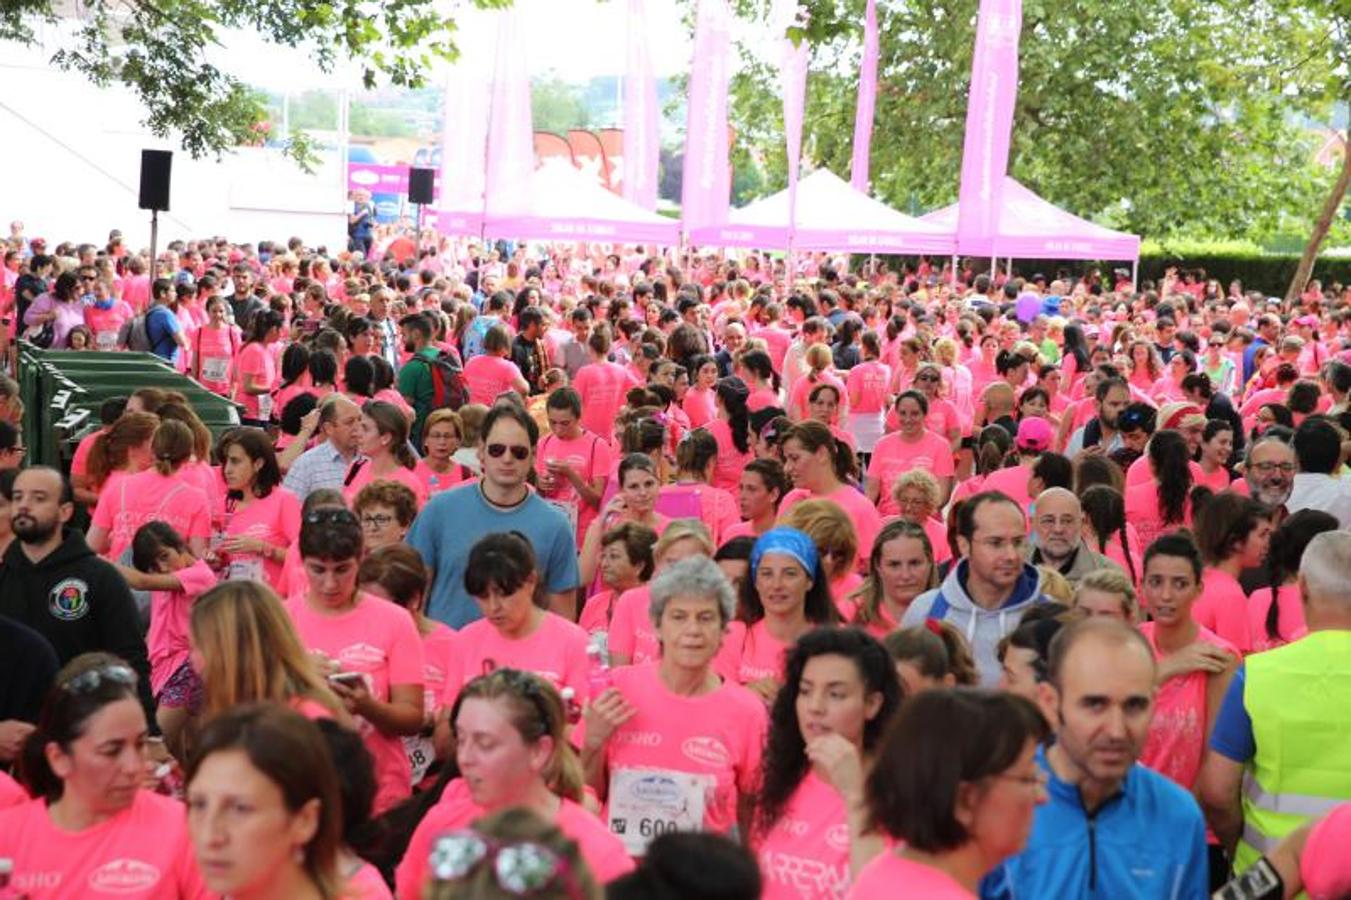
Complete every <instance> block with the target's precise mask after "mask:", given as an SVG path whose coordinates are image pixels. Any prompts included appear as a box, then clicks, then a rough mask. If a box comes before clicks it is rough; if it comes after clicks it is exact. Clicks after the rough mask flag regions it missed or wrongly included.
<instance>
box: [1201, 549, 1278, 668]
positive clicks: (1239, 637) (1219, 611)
mask: <svg viewBox="0 0 1351 900" xmlns="http://www.w3.org/2000/svg"><path fill="white" fill-rule="evenodd" d="M1267 594H1268V596H1270V592H1269V591H1268V592H1267ZM1192 618H1193V619H1195V620H1196V624H1198V625H1200V626H1201V627H1202V628H1206V629H1209V630H1210V631H1213V632H1215V634H1217V635H1219V636H1220V637H1221V638H1223V639H1224V640H1225V641H1227V642H1229V643H1230V644H1233V645H1234V646H1235V647H1237V648H1238V649H1239V650H1240V651H1241V652H1243V653H1244V654H1247V653H1249V652H1251V651H1252V636H1251V635H1250V634H1249V633H1248V596H1247V595H1246V594H1244V593H1243V588H1242V587H1241V586H1240V585H1239V583H1238V579H1237V578H1235V577H1234V576H1232V575H1230V574H1229V573H1228V572H1222V571H1220V570H1219V569H1212V568H1209V567H1207V568H1206V570H1205V572H1204V573H1203V574H1202V576H1201V596H1200V597H1199V598H1197V600H1196V605H1195V606H1193V607H1192ZM1262 633H1263V634H1265V633H1266V630H1265V628H1264V629H1263V631H1262Z"/></svg>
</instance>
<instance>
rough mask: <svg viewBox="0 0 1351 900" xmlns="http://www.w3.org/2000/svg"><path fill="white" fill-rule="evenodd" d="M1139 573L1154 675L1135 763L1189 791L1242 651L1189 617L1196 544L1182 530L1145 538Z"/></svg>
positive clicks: (1195, 589) (1196, 584)
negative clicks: (1155, 667) (1148, 712)
mask: <svg viewBox="0 0 1351 900" xmlns="http://www.w3.org/2000/svg"><path fill="white" fill-rule="evenodd" d="M1144 573H1145V574H1144V578H1143V579H1142V581H1141V589H1140V604H1141V608H1142V609H1144V610H1145V611H1146V612H1148V613H1149V615H1150V618H1151V621H1148V622H1145V623H1143V624H1141V625H1140V633H1141V634H1143V635H1144V636H1145V638H1146V639H1148V641H1149V645H1150V646H1151V647H1152V648H1153V649H1154V656H1155V658H1156V659H1158V661H1159V677H1158V689H1157V690H1156V691H1155V694H1154V717H1153V718H1152V719H1151V720H1150V723H1149V733H1148V735H1147V736H1146V738H1145V746H1144V749H1143V750H1142V751H1141V753H1140V763H1141V764H1142V765H1146V766H1148V767H1149V768H1151V769H1153V770H1154V771H1156V772H1158V773H1160V774H1162V775H1166V776H1168V777H1169V778H1171V779H1172V780H1173V781H1175V782H1177V783H1178V784H1180V785H1182V787H1184V788H1186V789H1187V790H1188V791H1191V790H1192V789H1193V787H1195V783H1196V776H1197V773H1199V772H1200V770H1201V759H1202V757H1203V756H1204V755H1205V748H1206V747H1207V746H1209V743H1210V731H1211V728H1212V727H1213V726H1214V724H1215V717H1216V715H1218V714H1219V711H1220V703H1221V701H1223V699H1224V695H1225V692H1226V691H1227V690H1228V688H1229V681H1230V679H1232V678H1233V675H1234V670H1235V669H1236V668H1237V666H1238V662H1239V660H1240V659H1241V658H1242V657H1241V655H1240V653H1239V649H1238V648H1237V647H1235V646H1234V645H1233V644H1231V643H1230V642H1229V641H1226V640H1225V639H1224V638H1222V637H1220V636H1219V635H1217V634H1215V632H1213V631H1211V630H1210V629H1209V628H1205V627H1203V626H1202V625H1200V624H1198V623H1197V621H1196V619H1195V618H1194V617H1193V609H1194V604H1195V603H1196V601H1197V598H1198V597H1199V596H1200V595H1201V591H1202V589H1203V588H1202V581H1201V552H1200V551H1199V550H1198V549H1197V548H1196V544H1195V543H1193V542H1192V540H1191V538H1190V537H1188V536H1187V535H1185V534H1167V535H1164V536H1163V537H1161V538H1159V539H1158V540H1157V541H1155V542H1154V543H1153V544H1150V545H1149V549H1147V550H1146V551H1145V560H1144Z"/></svg>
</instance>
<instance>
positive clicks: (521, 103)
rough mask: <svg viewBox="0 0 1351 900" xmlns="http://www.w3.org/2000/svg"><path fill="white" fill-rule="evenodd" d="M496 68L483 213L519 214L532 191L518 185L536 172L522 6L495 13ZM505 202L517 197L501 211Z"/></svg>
mask: <svg viewBox="0 0 1351 900" xmlns="http://www.w3.org/2000/svg"><path fill="white" fill-rule="evenodd" d="M497 15H498V16H500V17H501V18H500V19H498V26H497V63H496V66H495V67H494V69H493V89H492V109H491V110H490V112H489V118H488V172H487V176H486V179H485V181H486V183H487V189H486V191H485V195H486V196H485V200H484V212H485V214H486V213H492V214H494V215H499V216H501V215H519V214H522V213H524V212H525V209H524V206H523V204H524V202H525V199H526V197H527V194H528V192H526V191H522V190H520V185H522V184H526V183H528V182H529V181H530V179H531V177H532V176H533V175H534V172H535V135H534V129H533V127H532V125H531V116H530V74H529V72H528V70H527V68H526V61H525V44H524V43H522V41H521V30H520V17H521V9H520V6H519V5H516V6H512V7H509V8H508V9H504V10H502V11H501V12H499V13H497ZM505 198H515V200H514V201H511V202H512V203H513V205H515V204H521V205H522V208H521V209H506V208H504V207H503V203H504V200H505Z"/></svg>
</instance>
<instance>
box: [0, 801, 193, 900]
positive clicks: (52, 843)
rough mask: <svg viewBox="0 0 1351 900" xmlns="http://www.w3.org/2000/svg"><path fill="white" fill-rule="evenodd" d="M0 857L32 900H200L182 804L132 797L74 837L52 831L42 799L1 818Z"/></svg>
mask: <svg viewBox="0 0 1351 900" xmlns="http://www.w3.org/2000/svg"><path fill="white" fill-rule="evenodd" d="M0 857H4V858H6V859H10V860H13V862H14V881H13V883H12V885H11V887H13V888H17V889H18V891H19V893H20V894H21V895H23V896H27V897H30V898H33V900H38V898H41V900H85V898H91V897H116V898H120V900H125V898H131V900H178V898H197V897H201V898H205V897H207V896H208V894H207V891H206V886H205V885H204V884H202V880H201V876H200V874H199V873H198V871H197V861H196V859H195V857H194V856H193V852H192V841H191V840H190V839H189V837H188V817H187V815H186V814H185V813H184V810H183V804H182V803H180V802H179V801H177V800H173V799H171V798H169V797H162V796H160V795H159V794H152V793H150V792H149V791H137V792H136V796H135V797H134V798H133V800H132V801H131V805H130V806H128V807H127V808H126V809H124V810H122V811H121V812H119V813H117V814H116V815H114V816H112V817H111V818H109V819H106V820H104V821H102V822H100V823H99V824H97V825H95V826H93V827H91V828H86V829H84V830H83V831H79V832H70V831H66V830H64V829H62V828H58V827H57V825H56V824H55V823H54V822H53V821H52V816H51V813H50V812H48V810H47V801H46V800H42V799H38V800H29V801H28V802H26V803H23V804H20V805H19V806H14V807H11V808H9V809H6V810H4V811H3V812H0Z"/></svg>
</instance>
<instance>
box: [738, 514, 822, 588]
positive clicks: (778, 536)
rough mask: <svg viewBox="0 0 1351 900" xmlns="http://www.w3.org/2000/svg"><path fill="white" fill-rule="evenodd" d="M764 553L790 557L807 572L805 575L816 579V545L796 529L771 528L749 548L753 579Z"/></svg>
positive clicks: (784, 527)
mask: <svg viewBox="0 0 1351 900" xmlns="http://www.w3.org/2000/svg"><path fill="white" fill-rule="evenodd" d="M766 553H782V554H783V555H784V556H791V557H792V558H793V559H795V560H797V561H798V562H799V563H801V564H802V568H804V569H806V570H807V574H808V575H809V576H811V577H813V578H815V577H816V563H817V556H816V544H814V543H812V539H811V538H809V537H807V535H806V534H804V533H803V532H801V531H798V530H797V529H796V528H788V527H786V526H780V527H778V528H771V529H769V531H766V532H765V533H764V534H762V535H760V538H759V539H758V540H757V541H756V542H755V546H754V547H752V548H751V576H752V577H754V574H755V570H756V569H757V568H759V566H760V560H761V559H763V558H764V555H765V554H766Z"/></svg>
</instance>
